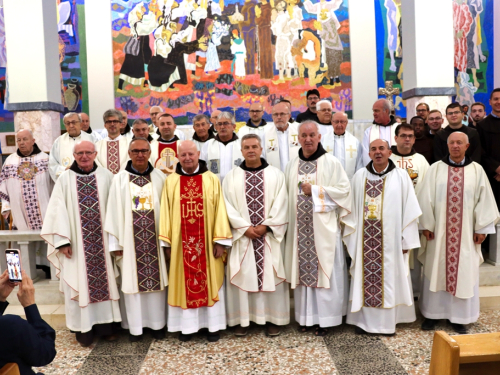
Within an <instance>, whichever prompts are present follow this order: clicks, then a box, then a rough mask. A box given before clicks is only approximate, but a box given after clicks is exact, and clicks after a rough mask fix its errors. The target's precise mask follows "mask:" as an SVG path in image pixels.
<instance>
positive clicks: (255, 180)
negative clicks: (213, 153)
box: [223, 166, 288, 292]
mask: <svg viewBox="0 0 500 375" xmlns="http://www.w3.org/2000/svg"><path fill="white" fill-rule="evenodd" d="M223 192H224V198H225V202H226V210H227V215H228V217H229V222H230V224H231V231H232V234H233V246H232V248H231V251H230V253H229V259H228V269H227V274H228V276H229V280H230V282H231V285H228V288H229V287H230V286H232V285H234V286H237V287H238V288H240V289H242V290H244V291H246V292H261V291H265V292H273V291H275V290H276V285H278V284H280V283H282V282H283V281H285V269H284V266H283V259H282V255H281V242H282V241H283V240H284V237H285V233H286V228H287V220H288V219H287V212H286V208H287V203H288V197H287V191H286V185H285V176H284V175H283V173H282V172H281V171H280V170H279V169H277V168H275V167H273V166H267V167H266V168H264V169H261V170H259V171H245V170H243V169H241V168H235V169H233V170H232V171H230V172H229V173H228V175H227V176H226V178H225V179H224V183H223ZM257 225H265V226H268V227H269V228H270V229H271V231H270V232H268V233H266V235H264V236H263V237H262V238H259V239H256V240H251V239H250V238H248V237H246V236H245V232H246V230H247V229H248V228H249V227H251V226H257Z"/></svg>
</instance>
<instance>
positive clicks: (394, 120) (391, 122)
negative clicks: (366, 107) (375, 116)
mask: <svg viewBox="0 0 500 375" xmlns="http://www.w3.org/2000/svg"><path fill="white" fill-rule="evenodd" d="M395 123H396V119H395V118H394V116H393V115H391V121H389V123H388V124H385V125H383V124H379V123H377V122H375V120H373V124H374V125H378V126H391V125H394V124H395Z"/></svg>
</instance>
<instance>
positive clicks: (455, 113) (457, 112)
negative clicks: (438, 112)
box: [446, 111, 462, 116]
mask: <svg viewBox="0 0 500 375" xmlns="http://www.w3.org/2000/svg"><path fill="white" fill-rule="evenodd" d="M461 113H462V111H453V112H448V113H447V114H446V115H447V116H454V115H459V114H461Z"/></svg>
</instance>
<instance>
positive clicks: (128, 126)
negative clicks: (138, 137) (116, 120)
mask: <svg viewBox="0 0 500 375" xmlns="http://www.w3.org/2000/svg"><path fill="white" fill-rule="evenodd" d="M129 131H130V125H129V124H127V126H125V128H124V129H123V133H121V132H120V133H121V135H125V134H127V133H128V132H129Z"/></svg>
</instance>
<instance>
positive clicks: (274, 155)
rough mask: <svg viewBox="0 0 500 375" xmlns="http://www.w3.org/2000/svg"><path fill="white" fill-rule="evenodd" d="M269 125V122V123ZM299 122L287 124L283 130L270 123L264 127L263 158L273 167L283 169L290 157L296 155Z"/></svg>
mask: <svg viewBox="0 0 500 375" xmlns="http://www.w3.org/2000/svg"><path fill="white" fill-rule="evenodd" d="M269 125H270V124H269ZM298 128H299V124H297V123H295V122H294V123H292V124H288V128H287V130H286V131H285V132H282V131H280V130H278V129H277V128H276V126H274V125H272V126H269V127H267V128H266V133H265V143H263V144H264V145H265V147H263V148H264V150H265V158H266V160H267V162H268V163H269V164H270V165H272V166H273V167H275V168H278V169H280V170H281V171H282V172H284V171H285V169H286V165H287V164H288V161H289V160H290V159H293V157H295V156H297V154H298V152H299V150H300V144H299V129H298Z"/></svg>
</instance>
